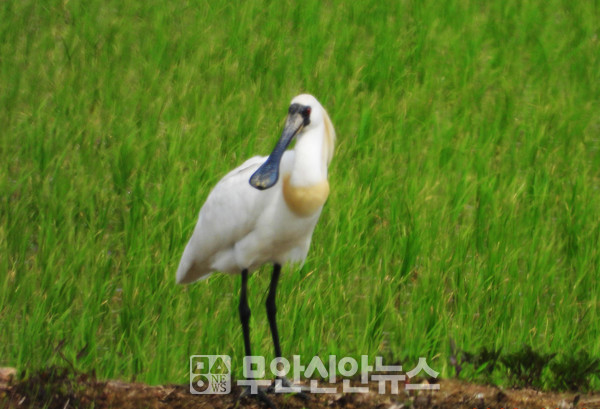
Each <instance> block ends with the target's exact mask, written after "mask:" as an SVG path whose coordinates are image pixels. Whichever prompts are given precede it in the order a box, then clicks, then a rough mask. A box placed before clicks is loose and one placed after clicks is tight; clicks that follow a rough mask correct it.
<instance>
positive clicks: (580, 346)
mask: <svg viewBox="0 0 600 409" xmlns="http://www.w3.org/2000/svg"><path fill="white" fill-rule="evenodd" d="M355 3H356V4H353V5H350V4H341V3H338V2H321V1H313V0H307V1H303V2H299V3H297V4H287V3H286V2H263V1H259V0H249V1H245V2H239V4H232V5H224V4H222V2H216V1H214V2H184V1H177V2H157V1H139V2H121V1H110V0H109V1H88V2H79V1H70V2H61V1H46V2H38V1H5V2H2V3H0V129H1V131H0V134H1V138H0V155H1V156H0V157H1V159H2V160H1V162H0V255H1V256H0V365H4V366H16V367H19V368H25V367H40V366H46V365H51V364H56V363H60V362H62V358H61V357H60V356H59V355H58V354H57V353H56V352H54V348H55V347H56V346H57V345H58V344H59V342H60V341H61V340H65V344H64V349H63V352H64V354H65V355H66V356H67V357H69V359H73V360H74V361H75V365H76V366H77V367H78V368H80V369H82V370H92V369H93V370H95V371H96V373H97V374H98V375H99V376H101V377H106V378H122V379H131V378H136V379H138V380H142V381H146V382H150V383H164V382H178V383H183V382H186V381H187V373H188V372H187V371H188V362H189V361H188V359H189V358H188V357H189V355H190V354H229V355H232V356H233V357H234V366H235V371H236V373H237V374H240V373H241V368H240V366H241V355H242V353H243V348H242V345H243V341H242V336H241V328H240V325H239V320H238V315H237V302H238V292H239V286H240V282H239V277H238V276H227V275H215V276H214V277H213V278H211V279H210V280H209V281H207V282H201V283H197V284H194V285H190V286H186V287H181V286H176V285H175V283H174V281H175V277H174V274H175V270H176V267H177V263H178V261H179V257H180V255H181V253H182V251H183V248H184V246H185V243H186V242H187V240H188V238H189V236H190V235H191V232H192V229H193V227H194V225H195V223H196V217H197V212H198V210H199V209H200V206H201V205H202V203H203V201H204V199H205V198H206V196H207V195H208V192H209V191H210V189H211V187H212V186H213V185H214V184H215V183H216V182H217V181H218V180H219V179H220V178H221V177H222V176H223V175H224V174H225V173H226V172H227V171H228V170H229V169H231V168H233V167H234V166H236V165H238V164H240V163H241V162H242V161H243V160H244V159H245V158H247V157H250V156H252V155H255V154H267V153H268V152H269V151H270V149H271V148H272V146H273V145H274V143H275V140H276V139H277V137H278V134H279V132H280V130H281V126H282V124H283V120H284V116H285V113H286V109H287V104H288V103H289V101H290V99H291V98H292V97H293V96H294V95H296V94H298V93H301V92H310V93H313V94H314V95H315V96H316V97H317V98H318V99H319V100H320V101H321V102H322V103H323V105H324V106H325V107H326V109H327V110H328V111H329V113H330V115H331V117H332V120H333V123H334V125H335V127H336V130H337V134H338V144H337V147H336V155H335V157H334V161H333V163H332V167H331V169H330V184H331V188H332V193H331V196H330V199H329V201H328V202H327V204H326V207H325V210H324V211H323V214H322V216H321V220H320V222H319V224H318V226H317V229H316V231H315V234H314V236H313V245H312V248H311V251H310V253H309V257H308V259H307V261H306V264H305V266H304V267H303V268H302V270H301V271H296V270H294V269H291V268H289V267H286V268H285V269H284V274H283V276H282V280H281V284H280V290H279V293H278V294H279V295H278V296H279V298H278V314H279V315H278V318H279V323H280V334H281V337H282V349H283V351H284V354H285V355H286V356H288V357H289V356H291V355H292V354H300V355H302V356H306V357H307V359H310V358H312V356H313V355H316V354H318V355H320V356H322V357H323V359H326V357H327V355H329V354H338V355H343V356H359V355H361V354H368V355H370V356H371V357H374V356H376V355H382V356H384V357H386V359H387V362H392V361H400V362H401V363H403V364H404V365H405V369H406V370H410V369H412V368H413V367H414V364H415V363H416V360H417V358H418V357H419V356H425V357H427V362H428V363H429V364H430V366H431V367H432V368H433V369H435V370H438V371H441V372H442V375H443V376H451V375H453V369H452V367H451V365H450V364H449V361H448V357H449V356H450V354H451V351H450V343H449V340H450V339H451V338H452V339H453V340H454V341H455V342H456V345H457V347H459V348H461V349H463V350H467V351H476V350H479V349H481V348H490V349H493V350H498V349H502V351H505V352H506V353H511V352H514V351H518V350H520V349H521V348H522V347H523V345H530V346H532V347H533V348H534V349H535V350H536V351H540V353H545V354H551V353H556V354H559V355H560V354H565V353H576V352H577V351H582V353H585V354H589V356H590V357H593V358H599V357H600V343H599V342H598V340H599V339H600V313H599V311H600V287H599V284H598V278H599V277H600V244H599V236H600V114H599V113H600V102H599V101H600V99H599V97H600V74H599V73H600V43H599V38H598V36H599V34H600V28H599V25H598V21H600V10H599V8H600V6H599V4H598V2H596V1H582V2H570V1H558V0H550V1H541V0H540V1H533V0H531V1H527V0H525V1H516V0H514V1H513V0H507V1H500V0H496V1H489V2H478V1H449V2H437V1H426V2H421V1H402V2H388V3H386V2H377V1H371V2H368V1H364V2H355ZM269 275H270V272H269V271H268V269H267V268H265V269H263V270H261V271H260V272H259V273H258V274H256V275H254V276H252V278H251V280H250V289H249V291H250V307H251V309H252V311H253V315H252V321H251V330H252V343H253V348H254V351H253V352H255V353H256V354H263V355H266V356H267V357H272V353H273V352H272V346H271V339H270V333H269V330H268V324H267V318H266V313H265V310H264V302H265V298H266V291H267V287H268V281H269ZM86 345H87V346H88V348H87V354H80V355H81V356H79V357H78V358H77V357H76V355H77V354H78V352H79V351H80V350H81V349H82V348H83V347H84V346H86ZM505 380H506V379H502V378H500V379H498V380H497V381H498V382H503V381H505ZM596 386H598V385H596Z"/></svg>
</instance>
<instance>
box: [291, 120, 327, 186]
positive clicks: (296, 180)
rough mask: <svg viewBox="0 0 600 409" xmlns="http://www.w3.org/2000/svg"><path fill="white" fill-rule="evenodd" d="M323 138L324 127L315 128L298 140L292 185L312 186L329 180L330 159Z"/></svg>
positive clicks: (295, 149)
mask: <svg viewBox="0 0 600 409" xmlns="http://www.w3.org/2000/svg"><path fill="white" fill-rule="evenodd" d="M323 138H324V132H323V129H320V128H315V129H312V130H310V131H309V132H306V133H304V134H303V135H302V137H301V138H299V139H298V140H297V141H296V146H295V148H294V152H295V154H294V165H293V167H292V172H291V174H290V184H291V185H293V186H299V187H310V186H313V185H316V184H319V183H322V182H323V181H326V180H327V164H328V163H327V162H328V160H327V152H326V151H325V149H326V146H325V144H324V140H323Z"/></svg>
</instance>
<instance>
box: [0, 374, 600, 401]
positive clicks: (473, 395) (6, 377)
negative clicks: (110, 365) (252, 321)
mask: <svg viewBox="0 0 600 409" xmlns="http://www.w3.org/2000/svg"><path fill="white" fill-rule="evenodd" d="M15 374H16V371H15V370H14V369H12V368H0V408H11V409H13V408H31V407H35V408H37V407H48V408H50V409H53V408H62V409H68V408H87V407H94V408H119V409H131V408H149V409H163V408H165V409H166V408H175V409H184V408H185V409H208V408H211V409H212V408H214V409H233V408H239V409H243V408H252V409H260V408H265V407H266V406H264V405H263V404H262V403H261V402H259V401H258V400H257V399H255V398H249V397H245V398H242V399H238V396H239V394H240V388H239V387H237V385H235V382H234V384H233V387H232V393H231V394H228V395H192V394H190V392H189V385H166V386H148V385H144V384H141V383H126V382H121V381H99V380H96V379H94V378H93V377H89V376H87V375H78V377H76V379H74V380H73V379H71V381H67V382H66V383H62V384H59V386H57V387H56V392H55V393H52V392H51V393H48V392H44V393H37V394H34V393H30V389H31V387H32V385H31V383H25V382H18V381H15V380H14V375H15ZM43 378H44V377H43V376H41V377H39V378H36V380H35V382H37V383H38V384H39V383H40V382H43ZM30 382H31V381H30ZM337 389H338V391H340V392H341V391H342V385H341V382H340V384H339V385H338V388H337ZM369 389H370V392H369V393H367V394H358V393H352V394H344V393H336V394H313V395H311V396H310V398H309V400H308V401H304V400H302V399H300V398H298V397H295V396H293V395H283V394H274V395H269V396H270V398H271V400H272V401H273V402H274V403H275V404H276V406H277V407H278V408H279V409H300V408H315V409H324V408H327V409H331V408H345V409H363V408H376V409H403V408H417V409H421V408H422V409H425V408H436V409H450V408H452V409H487V408H490V409H491V408H503V409H584V408H585V409H590V408H591V409H600V393H596V394H586V395H584V394H581V395H578V394H576V393H551V392H540V391H536V390H532V389H518V390H517V389H501V388H498V387H495V386H484V385H474V384H469V383H466V382H463V381H459V380H455V379H444V380H441V382H440V389H439V390H438V391H419V392H414V391H410V393H408V391H406V390H405V389H404V388H402V386H401V387H400V391H399V394H391V393H389V391H388V393H386V394H382V395H380V394H378V393H377V391H378V388H377V384H376V383H372V384H370V385H369ZM388 389H389V388H388Z"/></svg>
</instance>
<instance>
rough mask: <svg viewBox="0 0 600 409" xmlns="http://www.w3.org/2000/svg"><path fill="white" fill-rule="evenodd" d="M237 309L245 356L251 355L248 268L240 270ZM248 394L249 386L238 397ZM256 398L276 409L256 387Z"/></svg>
mask: <svg viewBox="0 0 600 409" xmlns="http://www.w3.org/2000/svg"><path fill="white" fill-rule="evenodd" d="M238 311H239V312H240V321H242V331H243V332H244V351H245V353H246V355H245V356H251V355H252V352H251V350H250V314H251V312H250V306H249V305H248V270H247V269H244V270H242V289H241V291H240V304H239V306H238ZM248 395H250V387H248V389H246V390H245V391H244V392H242V395H241V396H240V398H242V397H244V396H248ZM257 397H258V399H260V400H261V401H262V402H263V403H264V404H266V405H267V406H268V407H269V408H271V409H277V407H276V406H275V404H274V403H273V402H272V401H271V399H269V398H268V397H267V396H266V395H265V393H264V392H263V391H262V390H260V389H258V394H257Z"/></svg>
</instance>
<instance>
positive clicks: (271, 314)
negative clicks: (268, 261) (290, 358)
mask: <svg viewBox="0 0 600 409" xmlns="http://www.w3.org/2000/svg"><path fill="white" fill-rule="evenodd" d="M280 274H281V264H277V263H275V264H274V265H273V275H272V276H271V284H270V286H269V295H267V317H268V318H269V326H270V327H271V335H272V336H273V345H274V346H275V358H281V346H280V345H279V331H278V330H277V319H276V314H277V307H276V306H275V298H276V294H277V283H278V282H279V275H280ZM277 379H280V380H281V384H282V386H284V387H288V388H289V387H291V386H293V384H292V383H291V382H290V381H288V380H287V379H286V378H285V377H283V376H282V377H280V376H278V377H277ZM269 390H270V391H275V382H273V385H271V387H270V388H269ZM296 396H298V397H301V398H303V399H305V400H306V399H308V396H307V395H305V394H304V393H302V392H299V393H297V394H296Z"/></svg>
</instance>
